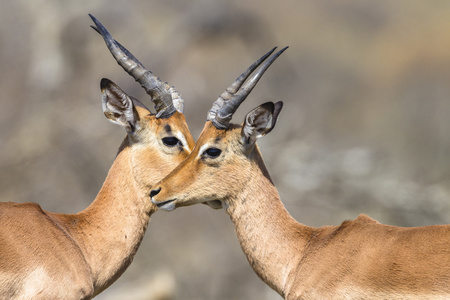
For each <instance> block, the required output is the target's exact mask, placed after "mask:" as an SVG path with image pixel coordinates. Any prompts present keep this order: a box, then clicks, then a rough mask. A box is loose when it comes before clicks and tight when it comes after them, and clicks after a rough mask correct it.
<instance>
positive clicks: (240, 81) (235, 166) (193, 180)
mask: <svg viewBox="0 0 450 300" xmlns="http://www.w3.org/2000/svg"><path fill="white" fill-rule="evenodd" d="M286 48H287V47H286ZM286 48H284V49H282V50H280V51H279V52H277V53H276V54H274V55H273V56H272V57H270V58H269V59H268V60H267V61H266V62H265V63H264V64H262V63H263V62H264V61H265V60H266V58H267V57H269V56H270V55H271V54H272V52H273V51H274V50H275V48H274V49H272V50H271V51H270V52H269V53H267V54H266V55H264V56H263V57H261V58H260V59H259V60H258V61H256V62H255V63H254V64H253V65H251V66H250V67H249V68H248V69H247V70H246V71H245V72H244V73H243V74H242V75H241V76H239V77H238V78H237V80H236V81H235V82H234V83H233V84H232V85H231V86H230V87H229V88H228V89H226V91H225V92H224V93H223V94H222V95H221V96H220V97H219V98H218V99H217V101H215V102H214V104H213V106H212V109H211V110H210V111H209V112H208V117H207V122H206V124H205V127H204V128H203V131H202V133H201V134H200V137H199V139H198V141H197V144H196V146H195V148H194V150H193V152H192V153H191V154H190V155H189V156H188V158H187V159H186V160H185V161H183V162H182V163H181V164H180V165H179V166H178V167H177V168H175V169H174V170H173V171H172V172H171V173H170V174H169V175H168V176H167V177H165V178H164V179H163V180H162V181H160V182H159V183H158V184H156V185H155V187H154V189H153V190H152V191H151V193H150V196H151V197H152V202H153V203H154V204H156V205H157V206H158V207H160V208H162V209H164V210H173V209H175V208H176V207H178V206H187V205H192V204H196V203H207V204H208V205H210V206H211V207H213V208H221V207H223V206H224V205H225V206H227V205H228V204H229V203H228V201H233V195H235V194H237V193H238V192H239V191H240V190H242V187H243V186H244V185H246V184H247V183H248V182H249V180H251V177H252V175H253V174H254V173H253V172H254V170H259V171H260V172H262V175H264V176H265V177H267V179H268V180H269V181H270V177H269V175H268V173H267V171H266V170H265V168H264V165H263V163H262V160H261V159H260V155H259V151H258V148H257V146H256V140H257V139H258V138H260V137H262V136H264V135H266V134H267V133H269V132H270V131H271V130H272V129H273V128H274V126H275V123H276V121H277V118H278V114H279V112H280V111H281V108H282V106H283V103H282V102H277V103H272V102H267V103H264V104H263V105H261V106H258V107H257V108H255V109H253V110H252V111H250V112H249V113H248V114H247V116H246V117H245V120H244V123H243V124H242V125H236V124H230V120H231V118H232V115H233V114H234V112H235V111H236V110H237V108H238V107H239V105H240V104H241V103H242V102H243V101H244V100H245V98H246V97H247V95H248V94H249V93H250V92H251V90H252V89H253V88H254V86H255V85H256V83H257V82H258V80H259V79H260V78H261V76H262V75H263V74H264V72H265V71H266V70H267V68H268V67H269V66H270V65H271V64H272V62H273V61H274V60H275V59H276V58H277V57H278V56H279V55H280V54H281V53H282V52H283V51H284V50H286ZM261 64H262V65H261ZM260 65H261V66H260ZM258 66H260V68H259V69H258V70H257V71H256V72H255V74H254V75H253V76H252V77H250V74H252V73H253V71H254V70H255V69H256V68H258ZM249 77H250V78H249ZM247 79H248V80H247ZM244 82H245V84H244Z"/></svg>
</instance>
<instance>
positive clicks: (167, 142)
mask: <svg viewBox="0 0 450 300" xmlns="http://www.w3.org/2000/svg"><path fill="white" fill-rule="evenodd" d="M161 141H162V142H163V144H164V146H166V147H171V148H172V147H176V146H181V141H180V140H179V139H178V138H177V137H176V136H166V137H163V138H162V139H161Z"/></svg>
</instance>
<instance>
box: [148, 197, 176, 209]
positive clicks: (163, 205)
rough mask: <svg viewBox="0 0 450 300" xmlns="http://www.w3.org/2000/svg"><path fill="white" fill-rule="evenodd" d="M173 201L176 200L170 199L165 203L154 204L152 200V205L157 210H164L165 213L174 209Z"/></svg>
mask: <svg viewBox="0 0 450 300" xmlns="http://www.w3.org/2000/svg"><path fill="white" fill-rule="evenodd" d="M175 200H177V199H170V200H166V201H161V202H156V201H155V200H153V198H152V203H153V204H155V205H156V206H157V207H158V208H159V209H162V210H165V211H171V210H174V209H175Z"/></svg>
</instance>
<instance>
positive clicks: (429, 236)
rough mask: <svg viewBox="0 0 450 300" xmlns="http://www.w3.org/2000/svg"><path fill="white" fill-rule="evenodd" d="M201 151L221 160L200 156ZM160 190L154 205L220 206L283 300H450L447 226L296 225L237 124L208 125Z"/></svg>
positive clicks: (361, 221)
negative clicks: (213, 150) (210, 149)
mask: <svg viewBox="0 0 450 300" xmlns="http://www.w3.org/2000/svg"><path fill="white" fill-rule="evenodd" d="M204 145H209V146H214V147H217V148H220V149H221V150H222V155H221V156H220V157H218V158H217V159H207V158H205V157H204V156H202V155H201V153H199V151H200V149H203V150H204V149H205V147H203V146H204ZM202 147H203V148H202ZM159 188H161V191H160V192H159V193H158V194H157V195H156V196H154V197H153V199H152V200H153V201H154V202H155V203H160V202H163V201H167V200H170V199H176V200H175V201H173V203H174V207H178V206H185V205H192V204H196V203H205V202H206V201H220V202H221V203H222V205H223V206H224V207H225V208H226V211H227V213H228V214H229V215H230V218H231V220H232V222H233V224H234V226H235V230H236V234H237V237H238V239H239V243H240V244H241V247H242V250H243V252H244V253H245V255H246V256H247V259H248V261H249V263H250V265H251V266H252V268H253V269H254V271H255V272H256V273H257V274H258V276H259V277H260V278H261V279H262V280H264V282H266V283H267V284H268V285H269V286H270V287H272V288H273V289H274V290H276V291H277V292H278V293H279V294H280V295H282V296H283V297H284V298H285V299H450V226H449V225H441V226H427V227H416V228H401V227H394V226H388V225H383V224H380V223H378V222H377V221H375V220H373V219H371V218H370V217H368V216H366V215H360V216H359V217H358V218H356V219H355V220H352V221H345V222H343V223H342V224H341V225H339V226H328V227H322V228H312V227H308V226H305V225H303V224H300V223H298V222H297V221H295V220H294V219H293V218H292V217H291V216H290V215H289V213H288V212H287V211H286V209H285V208H284V206H283V204H282V202H281V200H280V198H279V195H278V192H277V190H276V188H275V186H274V185H273V184H272V182H271V180H270V177H269V175H268V173H267V170H266V168H265V167H264V163H263V160H262V157H261V155H260V153H259V150H258V148H257V146H256V145H255V146H254V147H251V148H246V147H245V146H243V145H242V140H241V126H236V125H233V126H231V127H230V128H229V129H228V130H226V131H225V130H218V129H216V128H215V127H214V126H212V125H211V123H210V122H207V124H206V125H205V128H204V129H203V132H202V133H201V135H200V137H199V139H198V142H197V144H196V147H195V149H194V151H193V152H192V153H191V155H190V156H188V158H187V159H186V160H185V161H184V162H183V163H181V164H180V165H179V166H178V167H177V168H176V169H175V170H173V171H172V172H171V173H170V174H169V175H168V176H167V177H166V178H164V179H163V180H162V181H161V182H160V183H159V184H157V185H156V186H155V189H159Z"/></svg>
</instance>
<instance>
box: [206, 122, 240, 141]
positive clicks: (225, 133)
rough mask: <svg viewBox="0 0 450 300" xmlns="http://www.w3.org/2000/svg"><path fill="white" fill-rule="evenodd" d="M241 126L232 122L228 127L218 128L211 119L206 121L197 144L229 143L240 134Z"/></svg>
mask: <svg viewBox="0 0 450 300" xmlns="http://www.w3.org/2000/svg"><path fill="white" fill-rule="evenodd" d="M240 132H241V126H240V125H236V124H230V126H229V127H228V128H227V129H217V128H216V127H215V126H214V125H213V124H212V123H211V122H210V121H208V122H206V124H205V127H204V128H203V130H202V133H201V134H200V137H199V138H198V141H197V144H198V145H203V144H206V143H208V144H221V143H228V142H230V141H232V140H233V137H234V136H236V135H238V134H240Z"/></svg>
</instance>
